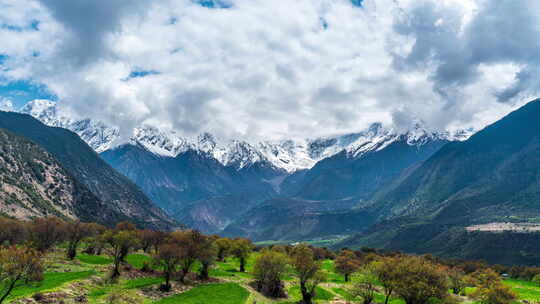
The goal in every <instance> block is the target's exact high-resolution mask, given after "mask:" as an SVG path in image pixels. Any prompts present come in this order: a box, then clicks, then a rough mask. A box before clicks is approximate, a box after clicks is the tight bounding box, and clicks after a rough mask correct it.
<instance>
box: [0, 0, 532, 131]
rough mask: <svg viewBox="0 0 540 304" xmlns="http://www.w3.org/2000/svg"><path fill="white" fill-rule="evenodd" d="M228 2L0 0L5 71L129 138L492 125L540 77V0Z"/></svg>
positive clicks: (3, 73) (528, 93) (6, 75)
mask: <svg viewBox="0 0 540 304" xmlns="http://www.w3.org/2000/svg"><path fill="white" fill-rule="evenodd" d="M227 4H228V5H227V7H228V8H219V7H215V8H208V7H204V6H201V5H199V4H197V3H195V2H194V1H190V0H155V1H142V0H118V1H105V0H80V1H63V0H40V1H38V0H0V23H1V24H3V25H4V26H1V27H0V41H9V43H2V44H0V54H4V55H7V60H6V61H5V63H4V66H5V68H4V69H3V70H0V77H1V78H3V79H7V80H31V81H34V82H38V83H43V84H45V85H46V86H47V87H48V88H49V90H51V91H52V92H54V93H55V94H56V95H57V96H58V98H59V100H60V104H61V106H63V107H65V108H66V109H67V110H69V111H71V112H72V113H74V115H79V116H85V117H86V116H89V117H92V118H97V119H100V120H103V121H105V122H107V123H110V124H114V125H118V126H119V127H120V128H121V130H122V132H124V133H125V134H131V129H132V128H133V127H135V126H137V125H140V124H142V123H145V124H151V125H154V126H157V127H162V128H170V129H174V130H177V131H179V132H181V133H184V134H186V135H194V134H199V133H201V132H210V133H213V134H216V135H218V136H222V137H233V138H246V139H280V138H296V137H315V136H324V135H331V134H340V133H348V132H354V131H358V130H361V129H363V128H365V127H366V126H368V125H369V124H371V123H373V122H383V123H385V124H394V125H395V126H396V127H403V128H406V127H408V124H409V123H412V122H414V121H418V120H422V121H424V122H425V123H426V124H427V125H428V126H429V127H431V128H433V129H458V128H468V127H475V128H480V127H482V126H484V125H486V124H488V123H490V122H493V121H494V120H496V119H498V118H500V117H501V116H502V115H504V114H506V113H508V112H509V111H511V110H512V109H514V108H516V107H517V106H519V105H521V104H523V103H524V102H525V101H527V100H529V99H530V98H532V97H533V96H534V95H535V94H537V91H538V88H540V82H539V81H538V79H540V77H536V76H538V75H536V74H537V73H538V72H537V71H538V70H539V69H538V67H539V66H538V65H539V63H540V61H538V59H536V58H537V56H536V55H535V54H538V52H539V51H540V46H539V45H538V39H537V37H538V35H537V34H538V28H539V24H538V21H537V18H536V17H535V16H537V13H538V9H539V5H538V4H536V2H534V1H515V0H500V1H499V0H498V1H494V0H492V1H488V0H477V1H474V0H463V1H462V0H459V1H458V0H454V1H452V0H445V1H437V0H430V1H428V0H422V1H410V0H365V1H363V4H362V7H358V6H354V5H352V3H351V1H350V0H295V1H289V0H275V1H266V0H231V1H227ZM229 6H230V7H229ZM7 25H11V26H7ZM15 27H17V28H15ZM516 33H517V34H516Z"/></svg>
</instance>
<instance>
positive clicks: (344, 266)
mask: <svg viewBox="0 0 540 304" xmlns="http://www.w3.org/2000/svg"><path fill="white" fill-rule="evenodd" d="M361 266H362V264H361V263H360V260H359V259H358V258H357V257H356V254H354V252H352V251H350V250H342V251H341V252H340V253H339V255H338V256H337V258H336V261H335V268H336V271H337V272H338V273H340V274H342V275H343V276H344V277H345V282H349V277H350V275H351V274H353V273H354V272H356V271H357V270H358V269H360V267H361Z"/></svg>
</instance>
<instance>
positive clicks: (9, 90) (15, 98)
mask: <svg viewBox="0 0 540 304" xmlns="http://www.w3.org/2000/svg"><path fill="white" fill-rule="evenodd" d="M0 83H2V82H1V81H0ZM0 97H4V98H7V99H9V100H11V101H12V102H13V106H14V107H15V108H19V107H21V106H23V105H24V104H25V103H27V102H28V101H30V100H34V99H52V100H54V99H55V98H56V97H55V96H54V95H53V94H51V93H50V92H49V91H48V90H47V88H46V87H45V86H43V85H39V84H34V83H31V82H29V81H16V82H10V83H7V84H5V83H2V84H1V85H0Z"/></svg>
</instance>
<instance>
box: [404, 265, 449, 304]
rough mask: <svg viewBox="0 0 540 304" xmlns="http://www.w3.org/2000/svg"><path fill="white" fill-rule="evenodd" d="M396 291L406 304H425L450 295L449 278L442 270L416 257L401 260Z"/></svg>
mask: <svg viewBox="0 0 540 304" xmlns="http://www.w3.org/2000/svg"><path fill="white" fill-rule="evenodd" d="M394 291H395V293H396V294H397V295H399V296H400V297H401V298H402V299H403V300H404V301H405V303H406V304H425V303H427V302H428V301H429V300H430V299H432V298H436V299H443V298H445V297H446V296H447V295H448V294H447V293H448V283H447V278H446V275H445V274H444V272H443V271H442V269H441V268H440V267H439V266H437V265H435V264H433V263H432V262H430V261H428V260H426V259H424V258H421V257H416V256H406V257H405V256H404V257H400V258H399V262H398V263H397V268H396V281H395V283H394Z"/></svg>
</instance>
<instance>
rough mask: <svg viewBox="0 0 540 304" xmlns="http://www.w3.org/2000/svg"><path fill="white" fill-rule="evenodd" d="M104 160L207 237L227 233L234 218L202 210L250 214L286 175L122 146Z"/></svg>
mask: <svg viewBox="0 0 540 304" xmlns="http://www.w3.org/2000/svg"><path fill="white" fill-rule="evenodd" d="M101 156H102V157H103V159H104V160H106V161H107V162H108V163H109V164H111V165H112V166H113V167H114V168H116V169H117V170H119V171H120V172H122V173H123V174H125V175H126V176H127V177H129V178H130V179H131V180H132V181H134V182H135V183H136V184H137V185H139V186H140V187H141V188H142V189H143V190H144V192H145V193H147V194H148V196H149V197H150V198H152V200H153V201H155V202H156V203H157V204H158V205H159V206H161V207H162V208H164V209H165V210H167V211H169V212H170V213H171V214H175V215H176V218H179V219H181V220H183V221H187V223H191V224H193V225H192V226H191V227H195V228H199V229H202V230H204V231H205V232H216V231H218V230H219V229H221V228H223V227H222V226H223V224H222V223H223V222H228V221H230V220H231V219H230V218H228V217H225V218H219V219H218V217H221V216H224V215H225V213H221V214H218V213H220V211H219V210H220V209H223V208H201V207H202V206H203V205H206V204H211V205H215V202H217V201H220V202H222V204H223V206H221V207H224V206H228V205H230V204H235V205H237V206H240V205H241V207H240V209H243V210H246V209H249V208H251V207H252V206H254V205H255V204H257V203H259V202H262V201H264V200H266V199H269V198H272V197H274V196H276V195H277V191H276V185H275V183H273V181H274V180H275V179H279V178H280V176H283V175H284V174H285V173H284V172H283V171H281V170H277V169H276V168H275V167H273V166H272V165H271V164H269V163H267V162H257V163H254V164H251V165H245V166H242V167H241V168H239V167H238V166H235V165H231V166H224V165H222V164H221V163H220V162H219V161H217V160H216V159H215V158H213V157H212V156H211V155H209V154H207V153H204V152H201V151H196V150H188V151H186V152H184V153H181V154H179V155H178V156H176V157H166V156H158V155H156V154H154V153H151V152H149V151H148V150H146V149H145V148H144V147H142V146H140V145H123V146H120V147H118V148H115V149H112V150H108V151H105V152H103V153H102V154H101ZM194 202H197V203H196V204H195V203H194ZM188 215H189V216H190V217H189V218H187V217H186V216H188ZM232 215H233V214H231V216H232ZM205 219H208V220H209V221H205ZM210 219H214V220H210ZM220 223H221V224H220Z"/></svg>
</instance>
